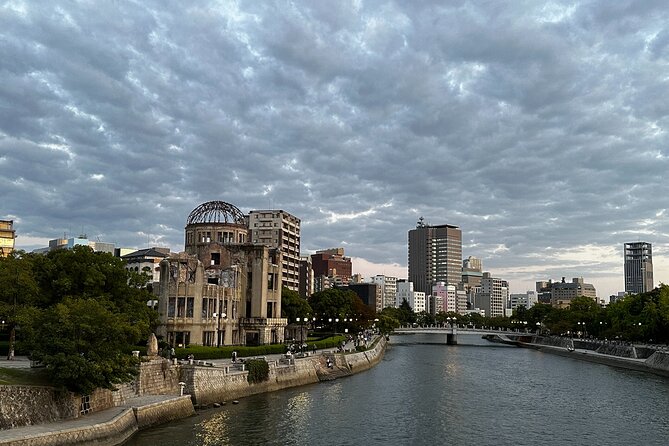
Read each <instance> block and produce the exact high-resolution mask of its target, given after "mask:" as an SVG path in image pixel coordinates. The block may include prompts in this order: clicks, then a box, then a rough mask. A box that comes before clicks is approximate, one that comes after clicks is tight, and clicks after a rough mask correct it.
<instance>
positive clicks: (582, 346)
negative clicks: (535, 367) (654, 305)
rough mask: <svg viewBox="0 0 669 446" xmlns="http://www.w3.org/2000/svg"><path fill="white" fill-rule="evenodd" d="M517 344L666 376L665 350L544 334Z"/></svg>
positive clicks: (668, 355)
mask: <svg viewBox="0 0 669 446" xmlns="http://www.w3.org/2000/svg"><path fill="white" fill-rule="evenodd" d="M518 345H520V346H521V347H529V348H534V349H537V350H540V351H543V352H547V353H552V354H556V355H561V356H566V357H570V358H575V359H581V360H584V361H589V362H596V363H599V364H606V365H610V366H614V367H622V368H626V369H632V370H639V371H643V372H650V373H654V374H657V375H662V376H669V351H668V350H660V349H655V348H651V347H647V346H635V345H627V344H619V343H613V342H601V341H590V340H580V339H572V338H562V337H544V336H533V338H532V340H531V341H530V342H520V343H519V344H518Z"/></svg>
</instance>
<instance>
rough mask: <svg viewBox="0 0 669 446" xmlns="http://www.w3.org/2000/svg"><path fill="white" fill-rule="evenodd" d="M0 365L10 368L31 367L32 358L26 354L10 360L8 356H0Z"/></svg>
mask: <svg viewBox="0 0 669 446" xmlns="http://www.w3.org/2000/svg"><path fill="white" fill-rule="evenodd" d="M0 367H4V368H8V369H29V368H30V360H29V359H28V358H27V357H26V356H15V357H14V359H13V360H11V361H8V360H7V357H6V356H2V357H1V358H0Z"/></svg>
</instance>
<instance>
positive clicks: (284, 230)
mask: <svg viewBox="0 0 669 446" xmlns="http://www.w3.org/2000/svg"><path fill="white" fill-rule="evenodd" d="M249 231H250V234H249V239H250V241H251V242H252V243H260V244H262V245H265V246H268V247H270V248H277V249H279V251H281V258H282V259H283V260H282V264H281V285H282V286H285V287H287V288H289V289H291V290H293V291H298V290H299V287H300V219H299V218H297V217H295V216H294V215H291V214H289V213H288V212H286V211H282V210H261V211H251V212H249Z"/></svg>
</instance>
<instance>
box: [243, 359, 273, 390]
mask: <svg viewBox="0 0 669 446" xmlns="http://www.w3.org/2000/svg"><path fill="white" fill-rule="evenodd" d="M245 365H246V370H248V372H249V374H248V375H247V376H246V380H247V381H248V382H249V383H251V384H256V383H261V382H263V381H267V380H268V379H269V364H268V363H267V361H265V360H264V359H249V360H248V361H246V362H245Z"/></svg>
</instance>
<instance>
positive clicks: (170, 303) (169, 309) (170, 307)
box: [167, 297, 177, 317]
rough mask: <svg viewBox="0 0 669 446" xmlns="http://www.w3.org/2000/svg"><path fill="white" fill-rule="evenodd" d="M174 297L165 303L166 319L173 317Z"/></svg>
mask: <svg viewBox="0 0 669 446" xmlns="http://www.w3.org/2000/svg"><path fill="white" fill-rule="evenodd" d="M176 300H177V298H176V297H170V299H169V301H168V303H167V317H174V314H175V308H176Z"/></svg>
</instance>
